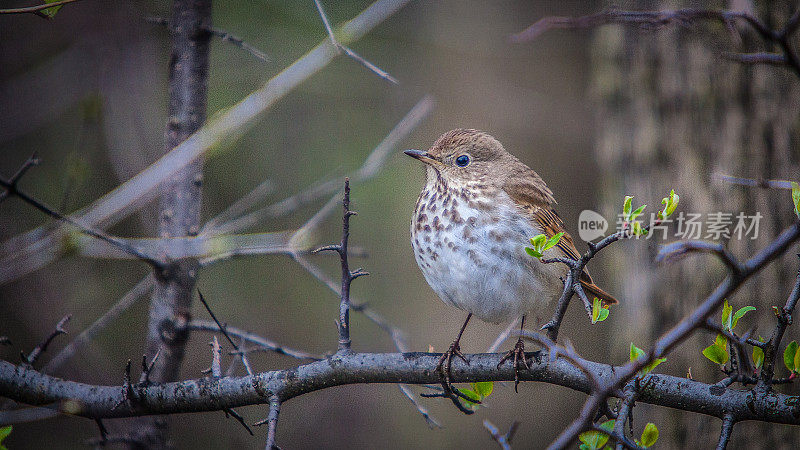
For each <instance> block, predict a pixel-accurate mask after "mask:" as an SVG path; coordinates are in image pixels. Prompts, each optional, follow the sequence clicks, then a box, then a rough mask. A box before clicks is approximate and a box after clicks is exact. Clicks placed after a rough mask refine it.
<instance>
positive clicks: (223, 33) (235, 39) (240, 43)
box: [145, 17, 269, 63]
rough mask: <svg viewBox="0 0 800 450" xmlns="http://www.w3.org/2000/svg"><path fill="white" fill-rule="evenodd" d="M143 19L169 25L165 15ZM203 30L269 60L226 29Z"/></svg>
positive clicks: (260, 58) (257, 57)
mask: <svg viewBox="0 0 800 450" xmlns="http://www.w3.org/2000/svg"><path fill="white" fill-rule="evenodd" d="M145 20H146V21H147V22H148V23H152V24H154V25H161V26H165V27H169V26H170V25H169V19H167V18H165V17H146V18H145ZM204 30H205V31H206V32H208V33H211V34H212V35H214V36H216V37H218V38H220V39H222V40H223V41H226V42H229V43H231V44H233V45H235V46H237V47H239V48H240V49H242V50H244V51H246V52H247V53H250V54H251V55H252V56H254V57H255V58H256V59H258V60H261V61H263V62H265V63H266V62H269V56H267V54H266V53H264V52H262V51H261V50H259V49H258V48H256V47H255V46H253V45H251V44H249V43H247V41H245V40H244V39H242V38H240V37H238V36H235V35H233V34H231V33H228V32H227V31H225V30H221V29H219V28H204Z"/></svg>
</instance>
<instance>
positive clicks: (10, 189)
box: [0, 154, 163, 270]
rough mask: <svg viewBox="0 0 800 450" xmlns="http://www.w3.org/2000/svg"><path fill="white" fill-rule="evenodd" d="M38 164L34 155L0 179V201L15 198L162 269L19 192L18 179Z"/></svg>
mask: <svg viewBox="0 0 800 450" xmlns="http://www.w3.org/2000/svg"><path fill="white" fill-rule="evenodd" d="M39 162H40V160H39V159H38V158H37V157H36V155H35V154H34V155H33V156H31V157H30V158H28V159H27V160H26V161H25V163H24V164H23V165H22V167H20V169H19V170H18V171H17V173H16V174H14V176H13V177H12V178H10V179H8V180H6V179H3V178H0V187H2V188H3V189H5V190H4V191H3V193H2V196H0V201H2V200H3V199H5V198H6V197H17V198H19V199H20V200H22V201H24V202H25V203H27V204H29V205H31V206H33V207H34V208H36V209H38V210H39V211H41V212H43V213H45V214H47V215H48V216H50V217H52V218H54V219H56V220H58V221H61V222H64V223H67V224H69V225H72V226H73V227H75V228H77V229H78V231H80V232H81V233H83V234H86V235H88V236H91V237H93V238H95V239H99V240H101V241H103V242H106V243H108V244H110V245H112V246H114V247H116V248H118V249H120V250H122V251H123V252H124V253H127V254H129V255H131V256H133V257H135V258H137V259H139V260H142V261H144V262H146V263H148V264H150V265H151V266H153V267H154V268H156V269H157V270H160V269H161V268H162V267H163V263H162V262H161V261H159V260H157V259H155V258H153V257H151V256H149V255H146V254H144V253H142V252H141V251H140V250H139V249H137V248H136V247H134V246H132V245H130V244H129V243H128V242H126V241H125V240H124V239H120V238H118V237H115V236H111V235H109V234H106V233H104V232H102V231H99V230H95V229H92V228H90V227H87V226H85V225H83V224H81V223H80V222H78V221H76V220H75V219H72V218H71V217H69V216H65V215H64V214H61V213H60V212H58V211H56V210H55V209H53V208H50V207H49V206H47V205H45V204H44V203H42V202H40V201H39V200H37V199H35V198H33V197H31V196H30V195H28V194H26V193H25V192H23V191H21V190H20V189H19V187H18V186H17V184H18V182H19V180H20V178H22V176H23V175H24V174H25V172H27V170H28V169H29V168H31V167H33V166H35V165H38V164H39Z"/></svg>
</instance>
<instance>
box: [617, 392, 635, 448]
mask: <svg viewBox="0 0 800 450" xmlns="http://www.w3.org/2000/svg"><path fill="white" fill-rule="evenodd" d="M623 392H624V394H625V397H624V398H623V399H622V403H621V404H620V407H619V411H618V412H617V419H616V422H614V434H616V435H617V436H625V423H626V422H627V423H628V424H630V428H631V429H633V407H634V404H635V402H636V395H637V393H638V389H636V386H635V385H628V386H626V387H625V389H624V391H623ZM623 447H624V443H623V442H621V441H617V450H622V448H623Z"/></svg>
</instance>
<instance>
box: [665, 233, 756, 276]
mask: <svg viewBox="0 0 800 450" xmlns="http://www.w3.org/2000/svg"><path fill="white" fill-rule="evenodd" d="M690 253H711V254H713V255H714V256H716V257H717V258H719V260H720V261H722V262H723V263H724V264H725V265H726V266H727V267H728V270H730V271H731V272H733V273H734V274H735V275H736V276H739V275H740V274H741V271H742V269H743V268H742V267H741V265H740V264H739V263H738V262H737V261H736V258H734V257H733V255H732V254H731V253H730V252H729V251H728V249H727V248H726V247H725V246H724V245H722V244H718V243H713V242H705V241H678V242H673V243H671V244H667V245H665V246H663V247H661V249H660V250H659V252H658V256H656V261H658V262H673V261H675V260H677V259H679V258H680V257H682V256H685V255H688V254H690Z"/></svg>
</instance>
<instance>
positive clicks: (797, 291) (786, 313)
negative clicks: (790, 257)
mask: <svg viewBox="0 0 800 450" xmlns="http://www.w3.org/2000/svg"><path fill="white" fill-rule="evenodd" d="M798 300H800V270H798V272H797V276H796V277H795V283H794V287H793V288H792V292H791V293H790V294H789V298H788V299H786V304H785V305H784V306H783V308H781V309H780V310H778V311H777V313H778V314H777V316H776V322H777V323H776V324H775V329H774V330H773V331H772V335H771V336H770V338H769V341H767V344H768V345H767V346H766V347H765V348H764V365H763V366H762V367H761V374H760V380H759V382H760V384H761V387H762V388H763V389H766V388H768V387H769V384H770V383H771V382H772V378H773V375H774V374H775V363H776V362H777V361H778V360H779V359H780V346H781V341H782V340H783V334H784V333H785V332H786V328H787V327H788V326H789V325H790V324H791V323H792V313H793V312H794V309H795V307H796V306H797V302H798Z"/></svg>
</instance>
